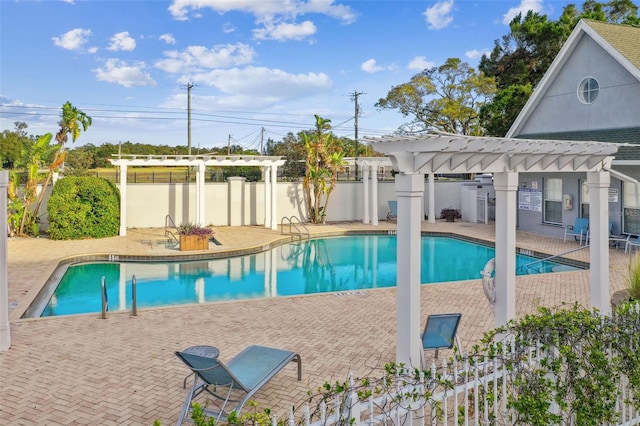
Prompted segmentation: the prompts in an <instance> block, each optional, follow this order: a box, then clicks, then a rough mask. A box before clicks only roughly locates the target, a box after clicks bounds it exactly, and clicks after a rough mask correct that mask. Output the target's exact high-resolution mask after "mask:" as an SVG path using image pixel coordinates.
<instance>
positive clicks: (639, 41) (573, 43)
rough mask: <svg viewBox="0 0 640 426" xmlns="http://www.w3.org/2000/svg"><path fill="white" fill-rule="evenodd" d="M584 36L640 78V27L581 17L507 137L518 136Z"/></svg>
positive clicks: (639, 79)
mask: <svg viewBox="0 0 640 426" xmlns="http://www.w3.org/2000/svg"><path fill="white" fill-rule="evenodd" d="M583 36H587V37H590V38H591V39H592V40H593V41H595V42H596V43H597V44H598V45H599V46H600V47H602V48H603V49H604V50H605V51H606V52H607V53H608V54H609V55H611V57H612V58H613V59H614V60H616V61H617V62H618V63H619V64H620V65H621V66H622V67H624V68H625V69H626V70H627V71H628V72H629V73H630V74H631V75H633V76H634V77H635V78H636V79H638V81H640V27H636V26H631V25H616V24H608V23H604V22H599V21H592V20H587V19H581V20H580V22H578V25H576V27H575V28H574V29H573V32H572V33H571V35H570V36H569V38H568V39H567V41H566V42H565V43H564V45H563V46H562V49H560V52H558V55H557V56H556V58H555V59H554V60H553V62H552V63H551V66H550V67H549V69H548V70H547V72H546V73H545V74H544V76H543V77H542V80H540V82H539V83H538V85H537V86H536V88H535V90H534V91H533V93H532V94H531V97H530V98H529V100H528V101H527V103H526V104H525V105H524V107H523V108H522V110H521V111H520V114H518V117H517V118H516V119H515V121H514V122H513V124H512V125H511V128H510V129H509V131H508V132H507V134H506V137H507V138H512V137H517V135H518V134H519V131H520V129H521V128H522V126H523V125H524V124H525V122H526V120H527V119H528V118H529V116H530V115H531V113H532V112H533V111H534V110H535V108H536V106H537V105H538V103H539V102H540V100H542V97H543V95H544V92H545V91H546V89H547V87H548V86H549V85H550V84H551V82H553V81H554V80H555V78H556V77H557V75H558V73H559V72H560V70H561V69H562V67H563V65H564V64H565V63H566V62H567V60H568V59H569V57H570V56H571V53H572V52H573V51H574V50H575V48H576V47H577V46H578V44H579V42H580V40H581V39H582V37H583Z"/></svg>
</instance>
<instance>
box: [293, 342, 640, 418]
mask: <svg viewBox="0 0 640 426" xmlns="http://www.w3.org/2000/svg"><path fill="white" fill-rule="evenodd" d="M504 347H506V345H505V346H504ZM544 356H545V354H544V352H543V351H542V349H540V347H537V348H536V347H532V348H526V349H525V350H524V351H523V350H520V351H516V350H513V348H512V350H511V352H509V353H503V354H502V356H497V357H495V358H493V359H487V358H485V359H483V360H481V362H475V363H474V362H473V361H472V360H470V359H469V358H467V357H463V358H460V359H457V360H453V361H451V360H449V361H447V360H446V359H443V360H442V362H441V364H440V365H439V366H436V364H435V363H434V364H432V366H431V371H430V375H429V374H428V375H425V373H424V371H419V370H415V369H411V370H407V371H404V372H401V373H400V374H396V375H395V377H394V376H387V378H386V379H381V381H378V382H376V383H366V382H364V383H355V382H354V379H353V377H349V380H348V382H347V383H348V387H347V390H346V391H345V392H343V393H341V394H339V396H336V397H335V399H333V400H331V401H321V402H320V403H319V404H318V405H317V406H316V407H314V408H313V410H314V411H313V412H311V408H310V406H309V405H307V406H306V408H305V410H304V413H303V414H302V417H300V416H301V414H300V413H294V412H293V411H291V413H290V416H289V425H290V426H293V425H296V424H303V425H305V426H324V425H353V426H357V425H424V426H427V425H431V426H436V425H465V426H468V425H516V424H521V422H520V421H519V420H518V413H517V412H516V411H515V410H513V409H509V408H508V404H507V401H508V398H509V395H510V394H511V393H510V392H511V391H512V387H511V385H512V384H513V379H514V371H513V369H512V368H509V367H507V365H508V362H507V361H509V360H510V361H514V360H515V359H518V360H519V361H520V362H521V365H524V366H525V368H527V367H526V366H534V365H536V364H537V363H539V362H540V360H541V359H543V358H544ZM415 374H417V375H418V376H417V377H416V376H415ZM428 376H430V377H428ZM617 381H618V383H617V387H618V396H617V401H616V403H615V404H616V414H617V419H618V420H617V422H615V423H611V424H612V425H620V426H622V425H624V426H627V425H640V412H639V411H638V410H637V409H636V408H635V407H634V405H633V404H632V403H630V400H631V398H632V391H631V389H630V387H629V383H628V380H627V378H626V377H624V376H621V377H619V378H618V380H617ZM551 410H553V408H551ZM296 417H298V418H296ZM562 424H567V425H571V424H575V420H573V419H572V417H571V415H570V414H569V415H565V416H564V418H563V422H562Z"/></svg>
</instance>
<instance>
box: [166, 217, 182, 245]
mask: <svg viewBox="0 0 640 426" xmlns="http://www.w3.org/2000/svg"><path fill="white" fill-rule="evenodd" d="M169 224H171V226H169ZM169 228H173V229H174V230H176V229H178V227H177V226H176V223H175V222H174V221H173V218H172V217H171V216H170V215H166V216H165V218H164V236H165V237H166V238H167V239H168V241H167V247H170V248H173V247H176V246H177V245H178V244H180V240H179V239H178V237H177V236H176V234H174V233H173V231H171V230H170V229H169ZM176 232H177V231H176Z"/></svg>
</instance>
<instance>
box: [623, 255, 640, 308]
mask: <svg viewBox="0 0 640 426" xmlns="http://www.w3.org/2000/svg"><path fill="white" fill-rule="evenodd" d="M626 284H627V291H628V292H629V297H630V298H631V299H633V300H640V254H637V253H636V255H635V257H634V258H633V260H632V261H631V264H630V265H629V274H628V275H627V278H626Z"/></svg>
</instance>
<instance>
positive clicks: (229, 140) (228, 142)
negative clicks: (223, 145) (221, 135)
mask: <svg viewBox="0 0 640 426" xmlns="http://www.w3.org/2000/svg"><path fill="white" fill-rule="evenodd" d="M227 155H231V134H229V139H227Z"/></svg>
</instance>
